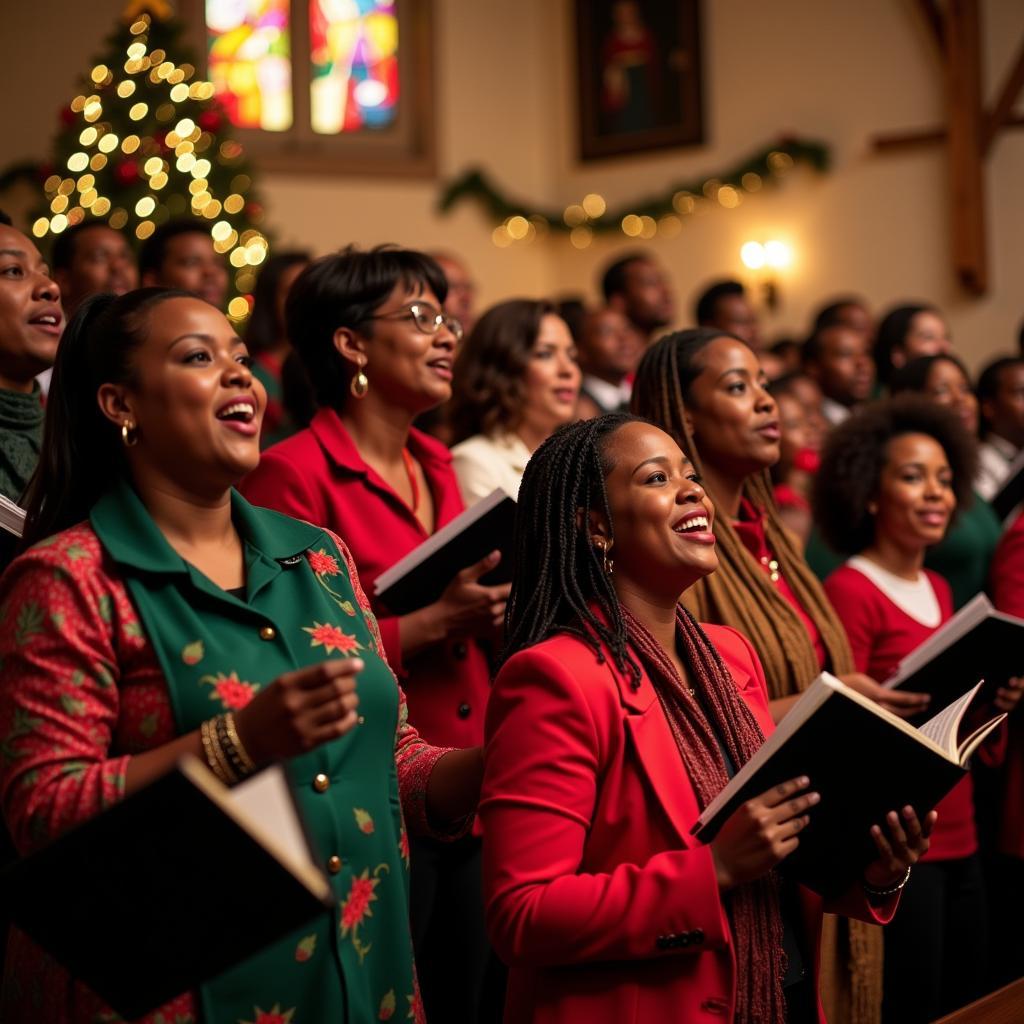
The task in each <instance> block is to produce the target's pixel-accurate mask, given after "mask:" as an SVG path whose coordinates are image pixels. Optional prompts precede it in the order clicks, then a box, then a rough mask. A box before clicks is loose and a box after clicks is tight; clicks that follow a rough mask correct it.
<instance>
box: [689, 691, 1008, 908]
mask: <svg viewBox="0 0 1024 1024" xmlns="http://www.w3.org/2000/svg"><path fill="white" fill-rule="evenodd" d="M980 685H981V684H980V683H979V684H978V686H975V687H974V688H973V689H972V690H969V691H968V692H967V693H965V694H963V695H962V696H961V697H960V698H959V699H958V700H956V701H954V702H953V703H952V704H950V705H949V707H947V708H945V710H943V711H941V712H939V714H937V715H936V716H935V717H934V718H932V719H930V720H929V721H927V722H926V723H925V724H924V725H922V726H921V727H920V728H915V727H914V726H912V725H910V724H909V723H908V722H905V721H904V720H903V719H902V718H899V717H898V716H896V715H894V714H892V712H890V711H887V710H886V709H885V708H883V707H881V706H880V705H878V704H876V703H875V702H874V701H872V700H871V699H870V698H868V697H865V696H863V695H862V694H859V693H857V692H856V691H854V690H851V689H850V688H849V687H848V686H845V685H844V684H843V683H841V682H840V681H839V680H838V679H836V678H835V676H832V675H830V674H829V673H827V672H823V673H822V674H821V675H820V676H818V678H817V679H815V681H814V682H813V683H812V684H811V685H810V687H808V689H807V690H806V691H805V692H804V693H803V694H802V695H801V697H800V699H799V700H798V701H797V702H796V704H794V705H793V707H792V709H791V710H790V711H789V713H788V714H787V715H786V717H785V718H783V720H782V722H781V723H780V724H779V727H778V729H776V730H775V732H773V733H772V735H771V736H769V737H768V739H767V741H766V742H765V744H764V746H762V747H761V749H760V750H758V751H757V753H756V754H754V756H753V757H752V758H751V759H750V760H749V761H748V762H747V763H746V764H745V765H744V766H743V767H742V768H741V769H740V770H739V771H738V772H737V773H736V775H735V776H733V778H732V780H731V781H730V782H729V784H728V785H727V786H726V787H725V789H723V790H722V792H721V793H719V794H718V796H717V797H715V799H714V800H712V801H711V803H710V804H708V806H707V807H706V808H705V809H704V812H703V813H702V814H701V816H700V817H699V818H698V819H697V823H696V824H695V825H694V826H693V829H692V830H691V831H692V832H693V834H694V835H695V836H696V837H697V838H698V839H699V840H700V841H701V842H705V843H708V842H711V840H713V839H714V838H715V836H717V835H718V833H719V831H720V830H721V828H722V826H723V825H724V824H725V822H726V821H727V820H728V819H729V817H730V816H731V815H732V814H733V813H734V812H735V811H736V810H737V809H738V808H739V807H740V805H741V804H743V803H744V802H746V801H747V800H750V799H752V798H753V797H756V796H760V795H761V794H762V793H765V792H766V791H768V790H769V789H771V788H772V786H777V785H779V783H782V782H786V781H788V780H790V779H795V778H797V777H799V776H801V775H806V776H807V777H808V778H809V779H810V780H811V783H810V787H809V789H810V790H813V791H816V792H818V793H820V794H821V802H820V803H818V804H817V805H816V806H814V807H812V808H811V809H810V810H809V811H808V812H807V813H808V815H809V818H810V822H809V824H808V825H807V827H806V828H804V829H803V831H801V832H800V834H799V838H800V844H799V846H798V847H797V848H796V850H795V851H794V852H793V853H791V854H790V855H789V856H788V857H787V858H786V859H785V860H784V861H783V862H782V864H781V865H780V870H782V871H784V872H785V873H786V875H787V876H788V877H792V878H794V879H795V880H796V881H798V882H801V883H802V884H804V885H807V886H810V887H811V888H812V889H815V890H817V891H818V892H821V893H824V894H826V895H827V894H832V893H840V892H843V891H844V890H845V889H847V888H848V887H849V886H850V885H851V884H852V883H854V882H855V881H856V880H857V879H858V878H860V877H861V875H862V874H863V871H864V869H865V868H866V867H867V865H868V864H870V863H871V862H872V861H873V860H874V859H875V858H876V857H877V856H878V854H877V850H876V848H875V845H874V842H873V841H872V839H871V834H870V829H871V826H872V825H876V824H878V825H881V824H883V823H884V818H885V815H886V814H887V813H888V812H889V811H893V810H895V811H899V810H901V809H902V808H903V807H904V806H906V805H907V804H909V805H910V806H911V807H913V808H914V810H915V811H916V812H917V814H918V816H919V817H923V816H924V815H925V814H927V812H928V811H930V810H931V809H932V808H933V807H934V806H935V805H936V804H937V803H938V802H939V801H940V800H941V799H942V798H943V797H944V796H945V795H946V794H947V793H948V792H949V791H950V790H951V789H952V788H953V787H954V786H955V785H956V784H957V782H959V781H960V779H962V778H963V777H964V775H965V774H966V766H967V762H968V759H969V758H970V756H971V754H972V753H973V752H974V751H975V750H976V749H977V747H978V746H979V744H981V743H982V742H983V741H984V740H985V739H986V738H987V737H988V735H989V734H990V733H991V732H992V730H993V729H995V728H996V727H997V726H998V725H999V723H1000V722H1002V720H1003V719H1004V718H1005V717H1006V716H1005V715H998V716H996V717H995V718H993V719H992V720H991V721H988V722H986V723H985V724H984V725H983V726H981V727H979V728H977V729H975V730H974V731H973V732H971V733H970V735H968V736H967V737H966V738H964V739H963V740H959V741H958V739H957V737H958V735H959V733H960V730H961V725H962V722H963V718H964V715H965V714H966V712H967V709H968V706H969V705H970V704H971V702H972V700H973V699H974V697H975V695H976V694H977V692H978V689H979V687H980Z"/></svg>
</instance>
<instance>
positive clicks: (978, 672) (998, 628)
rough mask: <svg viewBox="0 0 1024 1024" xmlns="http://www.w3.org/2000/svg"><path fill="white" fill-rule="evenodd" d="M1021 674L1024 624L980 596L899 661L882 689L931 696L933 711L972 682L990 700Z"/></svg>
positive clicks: (983, 696) (1023, 656)
mask: <svg viewBox="0 0 1024 1024" xmlns="http://www.w3.org/2000/svg"><path fill="white" fill-rule="evenodd" d="M1022 672H1024V619H1019V618H1017V616H1016V615H1008V614H1007V613H1006V612H999V611H996V610H995V608H993V607H992V602H991V601H989V599H988V598H987V597H986V596H985V595H984V594H978V595H977V596H975V597H973V598H972V599H971V600H970V601H968V602H967V604H965V605H964V606H963V608H961V609H960V610H959V611H958V612H957V613H956V615H954V616H953V617H952V618H951V619H950V620H949V621H948V622H946V623H944V624H943V626H942V627H941V628H940V629H937V630H936V631H935V632H934V633H933V634H932V635H931V636H930V637H928V639H927V640H925V642H924V643H922V644H920V645H919V646H918V647H916V648H914V650H912V651H911V652H910V653H909V654H908V655H907V656H906V657H905V658H903V660H902V661H901V662H900V663H899V665H898V666H897V667H896V672H895V673H894V674H893V675H892V676H890V678H888V679H887V680H886V681H885V683H884V684H883V685H885V686H888V687H890V688H892V689H897V690H910V691H912V692H915V693H930V694H931V695H932V704H933V705H934V704H936V703H938V704H944V703H947V702H948V701H950V700H952V699H953V698H955V697H956V696H957V695H958V694H959V693H960V692H961V691H962V690H963V687H964V684H965V682H970V681H971V680H974V679H983V680H984V681H985V682H984V686H983V687H982V698H983V699H990V698H992V697H993V696H995V691H996V690H997V689H998V688H999V687H1000V686H1003V685H1004V684H1005V683H1006V681H1007V680H1008V679H1009V678H1010V676H1015V675H1020V674H1021V673H1022Z"/></svg>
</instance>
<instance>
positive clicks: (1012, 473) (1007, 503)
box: [989, 450, 1024, 522]
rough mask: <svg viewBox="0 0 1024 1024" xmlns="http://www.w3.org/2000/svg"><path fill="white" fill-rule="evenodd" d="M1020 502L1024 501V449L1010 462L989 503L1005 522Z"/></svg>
mask: <svg viewBox="0 0 1024 1024" xmlns="http://www.w3.org/2000/svg"><path fill="white" fill-rule="evenodd" d="M1021 502H1024V450H1022V451H1021V452H1019V453H1018V455H1017V457H1016V458H1015V459H1014V460H1013V462H1011V463H1010V468H1009V469H1008V470H1007V471H1006V478H1005V479H1004V480H1003V482H1002V484H1001V485H1000V487H999V490H998V491H996V493H995V494H993V495H992V500H991V501H990V502H989V504H990V505H991V506H992V508H993V509H994V510H995V513H996V515H997V516H999V518H1000V519H1001V520H1003V521H1004V522H1005V521H1006V520H1007V519H1008V518H1009V516H1010V514H1011V513H1012V512H1013V510H1014V509H1015V508H1016V507H1017V506H1018V505H1019V504H1020V503H1021Z"/></svg>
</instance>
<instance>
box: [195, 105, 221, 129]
mask: <svg viewBox="0 0 1024 1024" xmlns="http://www.w3.org/2000/svg"><path fill="white" fill-rule="evenodd" d="M198 123H199V127H200V128H202V129H203V131H204V132H217V131H220V128H221V125H222V124H223V123H224V118H222V117H221V115H220V111H218V110H204V111H203V112H202V113H201V114H200V115H199V117H198Z"/></svg>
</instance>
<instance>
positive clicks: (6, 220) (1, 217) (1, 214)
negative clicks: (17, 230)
mask: <svg viewBox="0 0 1024 1024" xmlns="http://www.w3.org/2000/svg"><path fill="white" fill-rule="evenodd" d="M0 224H2V225H3V226H4V227H5V228H13V227H14V224H13V222H12V221H11V218H10V217H9V216H8V215H7V213H6V212H5V211H4V210H0Z"/></svg>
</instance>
